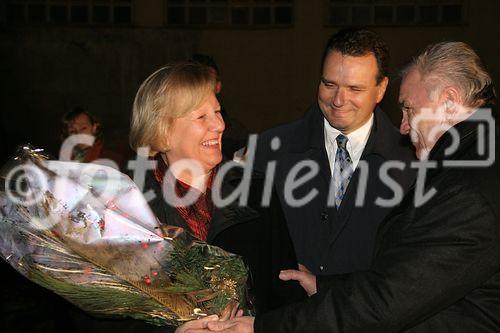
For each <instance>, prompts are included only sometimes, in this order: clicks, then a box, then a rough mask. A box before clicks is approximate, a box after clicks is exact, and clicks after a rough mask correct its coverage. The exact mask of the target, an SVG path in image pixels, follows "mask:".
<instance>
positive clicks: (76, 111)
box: [61, 106, 102, 140]
mask: <svg viewBox="0 0 500 333" xmlns="http://www.w3.org/2000/svg"><path fill="white" fill-rule="evenodd" d="M81 114H84V115H86V116H87V117H88V118H89V121H90V124H91V125H94V124H97V132H96V137H99V136H100V135H101V134H102V127H101V124H100V123H99V121H98V120H97V118H96V117H95V116H94V115H92V114H91V113H90V112H88V111H86V110H85V109H84V108H82V107H80V106H75V107H73V108H71V109H70V110H69V111H68V112H66V113H65V114H64V116H63V118H62V134H61V139H62V140H64V139H66V138H67V137H68V136H69V133H68V125H69V123H70V122H72V121H73V120H75V119H76V118H77V117H78V116H79V115H81Z"/></svg>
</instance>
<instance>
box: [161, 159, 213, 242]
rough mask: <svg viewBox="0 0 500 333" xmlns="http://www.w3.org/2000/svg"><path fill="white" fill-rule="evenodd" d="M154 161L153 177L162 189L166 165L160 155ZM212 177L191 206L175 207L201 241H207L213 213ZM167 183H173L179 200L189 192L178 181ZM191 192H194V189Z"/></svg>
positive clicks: (186, 186)
mask: <svg viewBox="0 0 500 333" xmlns="http://www.w3.org/2000/svg"><path fill="white" fill-rule="evenodd" d="M155 159H156V161H157V166H156V169H155V170H154V175H155V178H156V181H157V182H158V184H160V187H162V186H163V180H164V179H165V174H166V172H167V171H168V165H167V163H165V161H164V160H163V158H162V157H161V156H160V154H157V155H156V157H155ZM214 175H215V172H213V171H212V172H211V173H210V176H209V178H208V181H207V187H206V190H205V193H199V196H198V199H197V200H196V202H195V203H194V204H192V205H191V206H180V205H179V206H176V207H175V208H176V209H177V212H178V213H179V215H180V216H181V217H182V218H183V219H184V221H186V223H187V225H188V226H189V228H190V229H191V232H192V233H193V234H194V236H195V237H196V238H198V239H201V240H203V241H206V240H207V236H208V229H209V228H210V221H211V220H212V214H213V211H214V204H213V202H212V197H211V196H210V192H211V188H212V182H213V178H214ZM167 181H175V193H176V195H177V197H179V198H182V197H184V196H185V195H186V193H187V192H188V191H189V190H191V186H189V185H188V184H186V183H184V182H182V181H180V180H179V179H176V178H173V177H167ZM193 190H194V191H196V189H193ZM167 223H168V221H167Z"/></svg>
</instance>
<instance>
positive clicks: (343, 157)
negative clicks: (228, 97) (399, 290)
mask: <svg viewBox="0 0 500 333" xmlns="http://www.w3.org/2000/svg"><path fill="white" fill-rule="evenodd" d="M388 63H389V51H388V47H387V45H386V43H385V42H384V41H383V39H382V38H381V37H380V36H378V35H377V34H376V33H374V32H372V31H369V30H366V29H346V30H341V31H339V32H337V33H336V34H334V35H333V36H332V37H331V38H330V39H329V40H328V43H327V46H326V48H325V51H324V55H323V65H322V72H321V77H320V80H319V87H318V96H317V103H315V104H314V105H312V107H311V108H310V109H309V111H308V112H307V113H306V114H305V116H304V117H303V118H302V119H300V120H298V121H295V122H292V123H289V124H285V125H283V126H280V127H277V128H274V129H271V130H269V131H267V132H264V133H263V134H261V135H260V136H259V141H258V145H257V151H256V154H255V169H256V170H257V171H261V172H266V170H267V169H268V163H269V162H272V161H276V172H275V174H274V186H275V187H276V190H277V192H278V193H279V196H280V201H281V204H282V207H283V210H284V212H285V216H286V220H287V222H288V226H289V230H290V234H291V237H292V240H293V243H294V246H295V250H296V252H297V258H298V261H299V264H300V266H299V267H300V268H301V269H303V270H306V269H307V270H309V271H311V272H313V273H314V274H316V275H325V274H341V273H351V272H356V271H361V270H366V269H368V268H369V267H370V263H371V260H372V252H373V246H374V241H375V234H376V232H377V229H378V226H379V224H380V222H381V221H382V220H383V218H384V217H385V216H386V215H387V213H388V212H389V211H390V209H391V207H393V206H394V205H395V204H396V203H397V197H399V198H402V196H403V194H404V193H405V192H406V191H407V189H408V188H409V186H410V185H411V184H412V182H413V179H414V171H413V170H411V169H410V168H409V167H407V166H405V164H407V163H408V162H409V161H412V160H413V159H414V153H413V150H412V149H411V145H410V144H409V142H408V141H404V140H402V136H401V135H400V134H399V133H398V131H397V129H396V128H395V127H394V126H393V125H392V123H391V122H390V120H389V119H388V117H387V116H386V115H385V114H384V112H382V110H380V109H379V108H378V107H377V104H378V103H379V102H380V101H381V100H382V98H383V96H384V93H385V90H386V87H387V84H388V81H389V79H388V77H387V75H388V73H387V72H388V67H389V64H388ZM273 142H274V143H277V142H279V143H280V145H279V147H278V148H277V149H274V148H276V147H275V146H274V147H273V145H272V143H273ZM387 161H400V162H398V163H401V162H403V163H401V164H399V165H398V166H397V167H393V168H389V169H382V166H383V165H384V164H386V162H387ZM301 163H302V164H304V163H305V164H308V163H309V164H310V163H312V164H314V166H311V167H310V168H308V167H304V168H302V170H301V173H300V172H299V173H296V175H297V176H296V177H291V176H289V175H290V174H293V173H294V171H295V170H296V168H298V166H299V165H300V164H301ZM294 168H295V169H294ZM314 169H316V171H317V172H315V173H314V175H311V176H310V177H307V179H306V176H308V175H309V174H312V173H313V171H314ZM270 177H272V175H270V176H269V177H268V178H270ZM291 178H295V179H306V180H304V181H303V182H302V183H301V184H299V185H295V186H294V185H293V184H292V186H290V183H292V182H293V180H291ZM387 179H388V180H387ZM391 180H392V182H391ZM287 183H288V186H287ZM297 183H299V182H298V181H297ZM290 187H293V189H292V190H291V191H290ZM303 198H306V199H307V200H305V202H302V203H300V204H297V201H299V200H300V199H303ZM390 199H396V200H394V202H393V203H388V202H384V201H387V200H390Z"/></svg>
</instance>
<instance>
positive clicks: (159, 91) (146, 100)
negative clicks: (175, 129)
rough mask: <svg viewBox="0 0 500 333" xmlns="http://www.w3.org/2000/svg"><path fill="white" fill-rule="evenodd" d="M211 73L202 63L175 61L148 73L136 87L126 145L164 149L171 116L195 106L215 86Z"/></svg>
mask: <svg viewBox="0 0 500 333" xmlns="http://www.w3.org/2000/svg"><path fill="white" fill-rule="evenodd" d="M215 83H216V78H215V74H214V73H213V72H212V71H210V69H209V68H208V67H206V66H203V65H200V64H196V63H192V62H179V63H173V64H168V65H166V66H165V67H162V68H160V69H158V70H157V71H156V72H154V73H153V74H151V75H150V76H149V77H148V78H147V79H146V80H145V81H144V82H143V83H142V84H141V86H140V87H139V90H138V91H137V94H136V96H135V100H134V105H133V108H132V119H131V124H130V135H129V140H130V146H131V147H132V149H134V150H135V151H137V149H138V148H140V147H146V146H148V147H149V149H150V155H154V154H156V153H157V152H162V151H166V150H168V131H169V129H170V127H171V126H172V123H173V121H174V119H175V118H179V117H182V116H184V115H186V114H187V113H189V112H191V111H193V110H195V109H197V108H198V107H200V106H201V104H202V103H203V102H204V101H205V99H206V98H207V97H208V95H209V94H210V93H211V92H213V91H214V89H215Z"/></svg>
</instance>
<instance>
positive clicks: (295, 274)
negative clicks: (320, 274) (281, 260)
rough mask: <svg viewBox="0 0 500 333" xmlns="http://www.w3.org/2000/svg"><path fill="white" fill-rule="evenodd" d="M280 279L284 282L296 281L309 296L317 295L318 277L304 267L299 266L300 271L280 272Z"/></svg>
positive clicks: (288, 270)
mask: <svg viewBox="0 0 500 333" xmlns="http://www.w3.org/2000/svg"><path fill="white" fill-rule="evenodd" d="M279 278H280V279H281V280H283V281H290V280H295V281H299V283H300V285H301V286H302V288H304V290H305V291H306V293H307V295H308V296H312V295H314V294H316V292H317V289H316V275H314V274H312V273H311V272H310V271H309V270H308V269H307V268H306V267H305V266H304V265H302V264H299V270H295V269H287V270H284V271H281V272H280V275H279Z"/></svg>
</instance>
